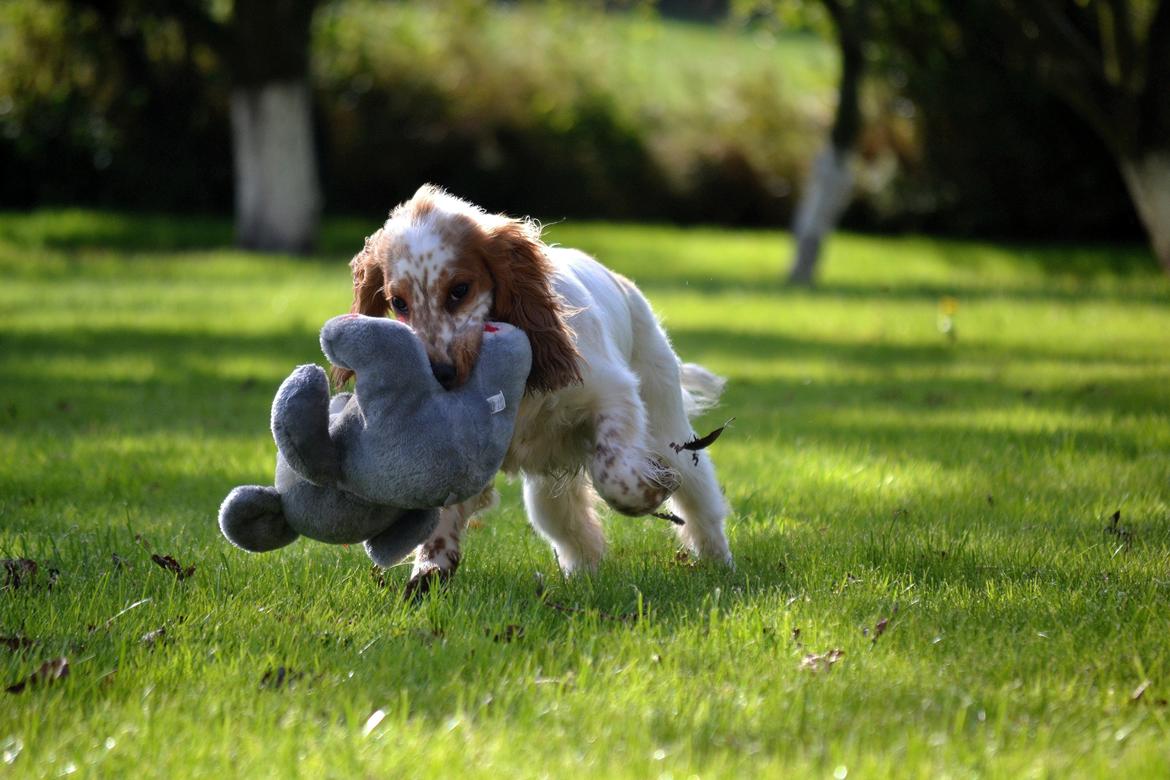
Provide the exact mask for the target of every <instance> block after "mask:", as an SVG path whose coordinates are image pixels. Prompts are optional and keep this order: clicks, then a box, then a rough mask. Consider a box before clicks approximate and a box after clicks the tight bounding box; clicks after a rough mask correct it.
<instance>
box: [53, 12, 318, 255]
mask: <svg viewBox="0 0 1170 780" xmlns="http://www.w3.org/2000/svg"><path fill="white" fill-rule="evenodd" d="M70 2H71V3H72V4H73V5H75V6H77V7H80V8H87V9H91V10H93V11H94V12H95V13H96V15H97V17H98V19H99V20H100V21H101V23H102V24H103V25H104V26H105V27H107V28H108V29H109V30H110V32H111V34H112V35H114V36H115V37H116V38H117V39H118V40H119V41H123V42H125V44H126V46H128V47H130V49H131V50H132V51H133V49H134V48H135V47H144V46H145V45H146V42H145V41H143V40H142V39H141V36H135V35H134V34H133V33H132V31H134V30H137V29H140V27H141V21H142V20H143V19H147V18H149V19H153V20H160V21H171V22H174V23H176V24H178V25H179V27H180V28H181V29H182V32H183V34H184V35H185V36H186V37H187V38H188V39H189V40H191V41H194V42H197V43H199V44H201V45H203V46H205V47H206V48H207V49H208V50H209V51H210V52H212V53H213V55H214V56H215V57H216V58H217V59H218V61H219V62H220V64H221V66H222V67H224V68H225V69H226V70H227V72H228V74H229V78H230V81H231V125H232V152H233V157H234V161H235V212H236V238H237V241H238V242H239V244H240V245H241V246H243V247H246V248H249V249H264V250H278V251H290V252H303V251H306V250H308V249H309V248H311V247H312V245H313V243H314V241H315V239H316V235H317V226H318V220H319V215H320V211H321V196H320V187H319V182H318V177H317V161H316V154H315V150H314V144H313V126H312V112H311V98H310V88H309V30H310V23H311V22H312V18H313V11H314V9H315V7H316V5H317V0H233V2H232V3H231V4H230V12H228V13H218V11H220V10H221V9H222V6H221V5H220V4H213V3H207V2H203V1H202V0H70ZM223 10H226V9H223ZM132 59H133V60H135V61H136V62H138V63H139V64H140V65H141V66H142V67H144V68H145V67H148V63H149V59H148V58H147V57H146V56H144V50H143V51H139V52H138V54H136V55H134V56H133V57H132ZM158 86H159V87H160V88H165V85H158Z"/></svg>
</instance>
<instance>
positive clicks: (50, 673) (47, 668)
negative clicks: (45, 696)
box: [5, 658, 69, 693]
mask: <svg viewBox="0 0 1170 780" xmlns="http://www.w3.org/2000/svg"><path fill="white" fill-rule="evenodd" d="M68 676H69V661H68V659H66V658H53V659H51V660H48V661H45V662H44V663H43V664H41V665H40V667H38V668H37V670H36V671H35V672H33V673H32V674H30V675H29V676H28V677H25V678H24V679H23V680H21V681H20V682H17V683H13V684H12V685H9V686H8V688H6V689H5V690H7V691H8V692H9V693H20V692H21V691H23V690H24V689H25V688H29V687H32V686H35V685H41V684H44V683H51V682H55V681H57V680H60V679H61V678H62V677H68Z"/></svg>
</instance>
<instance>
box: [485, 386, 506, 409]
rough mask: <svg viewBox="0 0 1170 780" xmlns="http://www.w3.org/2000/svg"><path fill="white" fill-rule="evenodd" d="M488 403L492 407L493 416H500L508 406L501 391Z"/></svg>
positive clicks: (489, 399)
mask: <svg viewBox="0 0 1170 780" xmlns="http://www.w3.org/2000/svg"><path fill="white" fill-rule="evenodd" d="M487 402H488V406H489V407H491V410H492V414H499V413H500V412H502V411H504V407H505V406H506V405H507V404H506V403H505V402H504V393H503V391H500V392H498V393H496V394H495V395H493V396H491V397H489V398H488V399H487Z"/></svg>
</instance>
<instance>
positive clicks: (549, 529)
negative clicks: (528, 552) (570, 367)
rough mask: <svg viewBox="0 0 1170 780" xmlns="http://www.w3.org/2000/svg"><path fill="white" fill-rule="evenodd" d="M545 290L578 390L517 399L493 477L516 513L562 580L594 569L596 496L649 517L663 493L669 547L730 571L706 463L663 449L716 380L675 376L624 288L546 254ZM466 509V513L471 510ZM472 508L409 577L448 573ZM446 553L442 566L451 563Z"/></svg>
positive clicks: (553, 252) (459, 511)
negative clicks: (558, 302)
mask: <svg viewBox="0 0 1170 780" xmlns="http://www.w3.org/2000/svg"><path fill="white" fill-rule="evenodd" d="M546 253H547V257H548V259H549V260H550V261H551V263H552V265H553V266H554V268H555V279H554V287H555V289H556V291H557V292H558V293H559V294H560V296H561V297H562V298H563V300H564V304H565V306H566V310H567V311H569V312H571V314H570V315H569V324H570V326H571V327H572V329H573V331H574V332H575V334H576V340H577V341H576V344H577V350H578V351H579V353H580V355H581V361H580V368H581V375H582V379H583V381H582V383H581V384H579V385H572V386H569V387H567V388H564V389H562V390H559V391H556V392H553V393H546V394H535V395H529V396H527V397H525V399H524V401H523V402H522V403H521V406H520V411H519V415H518V418H517V421H516V432H515V435H514V437H513V440H512V444H511V447H510V449H509V451H508V455H507V457H506V459H505V461H504V469H505V470H506V471H509V472H516V471H519V472H521V473H522V474H523V476H524V503H525V507H526V508H527V511H528V516H529V519H530V521H531V522H532V525H533V526H534V527H535V528H536V530H537V531H538V532H539V533H540V534H541V535H542V536H543V537H544V538H545V539H547V540H548V541H549V542H550V543H551V544H552V546H553V548H554V550H555V551H556V555H557V560H558V561H559V563H560V565H561V567H562V568H563V569H564V570H565V571H566V572H567V573H571V572H575V571H582V570H584V571H590V570H593V569H595V568H596V566H597V564H598V562H599V561H600V560H601V557H602V555H603V553H604V551H605V537H604V535H603V533H602V529H601V525H600V523H599V522H598V518H597V515H596V512H595V507H594V505H595V503H596V501H595V499H596V497H597V495H600V497H601V498H602V499H604V500H605V501H606V502H607V503H609V504H610V505H611V506H613V507H615V508H616V509H618V510H619V511H624V512H626V513H627V514H635V515H639V514H645V513H647V512H650V511H653V510H654V509H656V508H657V507H658V505H659V504H660V503H662V501H663V500H664V499H665V498H666V497H667V494H668V493H669V492H671V491H673V496H672V497H671V498H670V503H671V508H672V510H673V511H674V512H675V513H676V514H677V515H679V516H680V517H682V518H683V519H684V521H685V524H684V525H683V526H680V527H678V534H679V537H680V539H681V540H682V541H683V543H684V544H686V546H687V547H689V548H690V549H691V550H692V551H693V552H694V553H695V554H697V555H699V556H701V557H705V558H711V559H713V560H716V561H719V562H722V563H725V564H727V565H731V564H732V558H731V552H730V550H729V549H728V546H727V539H726V536H725V533H724V518H725V516H726V515H727V512H728V507H727V504H726V501H725V500H724V498H723V494H722V491H721V490H720V488H719V484H718V482H717V481H716V478H715V470H714V467H713V466H712V463H711V460H710V458H709V456H708V455H707V453H706V452H699V453H692V452H691V451H687V450H684V451H683V452H682V453H681V454H680V453H679V452H676V450H675V449H674V448H673V447H672V446H671V445H672V444H682V443H684V442H686V441H689V440H691V439H693V438H694V436H695V432H694V430H693V429H692V428H691V425H690V422H689V418H688V415H689V414H694V413H696V412H698V411H701V410H702V409H704V408H707V407H709V406H711V405H713V404H714V403H715V402H716V401H717V400H718V397H719V394H720V392H721V390H722V387H723V380H722V379H720V378H719V377H717V376H715V375H714V374H712V373H711V372H709V371H707V370H706V369H704V368H702V367H701V366H696V365H693V364H686V365H682V364H680V361H679V359H678V357H677V356H676V355H675V353H674V351H673V350H672V349H671V346H670V342H669V340H668V339H667V336H666V334H665V333H664V332H663V330H662V327H661V326H660V325H659V323H658V320H657V318H656V317H655V316H654V313H653V312H652V310H651V308H650V305H649V303H648V302H647V301H646V299H645V298H644V297H643V295H642V294H641V292H640V291H639V290H638V289H637V287H635V285H634V284H633V283H632V282H631V281H629V280H628V279H625V278H624V277H622V276H619V275H617V274H615V273H613V272H612V271H609V270H608V269H606V268H605V267H604V266H602V265H601V264H600V263H598V262H597V261H596V260H594V259H593V258H591V257H589V256H588V255H586V254H584V253H582V252H579V251H576V250H572V249H564V248H555V247H551V248H548V249H547V250H546ZM473 503H474V504H475V505H476V506H474V507H473V506H471V504H473ZM484 505H486V501H485V499H484V498H483V497H480V498H477V499H473V501H472V502H468V503H467V504H466V505H460V506H457V507H451V508H448V509H445V510H443V511H442V513H441V516H440V521H439V527H438V529H437V530H436V532H435V534H436V536H442V537H444V539H445V540H446V542H445V543H444V544H443V545H442V548H443V549H442V550H440V551H438V553H437V554H432V552H433V551H432V552H428V550H427V545H423V546H422V547H420V548H419V554H418V556H417V558H416V562H415V569H414V577H415V578H418V577H422V576H424V575H427V574H431V573H434V571H435V570H436V569H438V570H439V571H440V572H443V571H448V572H449V571H450V570H451V569H452V568H453V567H454V566H455V565H458V557H459V551H458V541H459V538H460V536H461V535H462V531H463V529H464V526H465V524H466V522H467V521H468V520H469V519H470V517H471V515H472V514H473V513H474V512H475V511H476V510H477V509H478V508H479V507H480V506H484ZM452 553H453V555H452Z"/></svg>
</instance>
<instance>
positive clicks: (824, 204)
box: [788, 144, 853, 285]
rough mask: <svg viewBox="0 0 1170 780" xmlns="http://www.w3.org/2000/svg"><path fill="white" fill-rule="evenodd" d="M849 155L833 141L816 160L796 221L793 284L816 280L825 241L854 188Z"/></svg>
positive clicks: (791, 278)
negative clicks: (815, 276) (822, 244)
mask: <svg viewBox="0 0 1170 780" xmlns="http://www.w3.org/2000/svg"><path fill="white" fill-rule="evenodd" d="M849 156H850V155H849V152H848V151H847V150H841V149H838V148H836V147H835V146H833V145H832V144H829V145H828V146H826V147H825V149H824V150H823V151H822V152H821V153H820V154H819V155H817V159H816V161H814V162H813V167H812V172H811V173H810V175H809V180H808V183H807V184H806V185H805V190H804V194H803V195H802V196H801V198H800V206H799V208H798V209H797V211H796V220H795V222H794V224H793V231H792V232H793V239H794V240H795V242H796V259H795V260H794V261H793V263H792V270H790V271H789V272H788V282H789V284H804V285H807V284H812V281H813V275H814V274H815V272H816V268H817V260H818V259H820V253H821V242H822V241H823V240H824V237H825V236H826V235H827V234H828V233H830V232H832V230H833V228H834V227H835V226H836V224H837V219H838V218H839V217H840V216H841V212H842V211H843V210H844V209H845V206H846V204H848V202H849V194H850V193H851V192H852V191H853V173H852V171H851V170H850V169H849Z"/></svg>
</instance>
